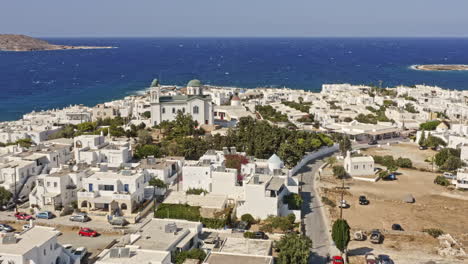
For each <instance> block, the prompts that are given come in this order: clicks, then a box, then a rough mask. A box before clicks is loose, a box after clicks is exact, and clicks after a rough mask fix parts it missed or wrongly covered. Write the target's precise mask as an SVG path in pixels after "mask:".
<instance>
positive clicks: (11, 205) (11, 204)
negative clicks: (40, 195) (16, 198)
mask: <svg viewBox="0 0 468 264" xmlns="http://www.w3.org/2000/svg"><path fill="white" fill-rule="evenodd" d="M15 206H16V204H15V203H14V202H13V201H10V202H8V203H6V204H4V205H2V207H0V209H1V210H2V211H7V210H12V209H13V208H15Z"/></svg>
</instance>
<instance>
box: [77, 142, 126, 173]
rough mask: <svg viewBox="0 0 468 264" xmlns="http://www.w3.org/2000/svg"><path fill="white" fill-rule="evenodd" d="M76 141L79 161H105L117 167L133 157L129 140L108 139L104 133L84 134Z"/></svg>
mask: <svg viewBox="0 0 468 264" xmlns="http://www.w3.org/2000/svg"><path fill="white" fill-rule="evenodd" d="M74 141H75V159H76V161H77V162H85V163H87V164H97V163H104V164H106V165H107V166H108V167H113V168H117V167H120V166H122V165H124V164H125V163H127V162H129V161H130V159H131V158H132V155H131V149H130V144H129V143H128V142H122V141H106V138H105V137H104V136H103V135H82V136H78V137H76V138H75V139H74Z"/></svg>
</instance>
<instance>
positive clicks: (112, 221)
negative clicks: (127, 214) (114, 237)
mask: <svg viewBox="0 0 468 264" xmlns="http://www.w3.org/2000/svg"><path fill="white" fill-rule="evenodd" d="M109 224H111V225H116V226H125V225H126V224H128V221H127V220H125V218H123V217H115V216H114V217H112V219H110V220H109Z"/></svg>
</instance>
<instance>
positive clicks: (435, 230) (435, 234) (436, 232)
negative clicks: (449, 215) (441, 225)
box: [422, 228, 444, 238]
mask: <svg viewBox="0 0 468 264" xmlns="http://www.w3.org/2000/svg"><path fill="white" fill-rule="evenodd" d="M422 231H423V232H424V233H428V234H429V235H430V236H431V237H433V238H438V237H439V236H441V235H443V234H444V231H442V230H441V229H438V228H427V229H423V230H422Z"/></svg>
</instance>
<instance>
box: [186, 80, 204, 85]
mask: <svg viewBox="0 0 468 264" xmlns="http://www.w3.org/2000/svg"><path fill="white" fill-rule="evenodd" d="M200 86H202V83H201V82H200V80H197V79H195V80H191V81H190V82H189V83H188V84H187V87H200Z"/></svg>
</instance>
